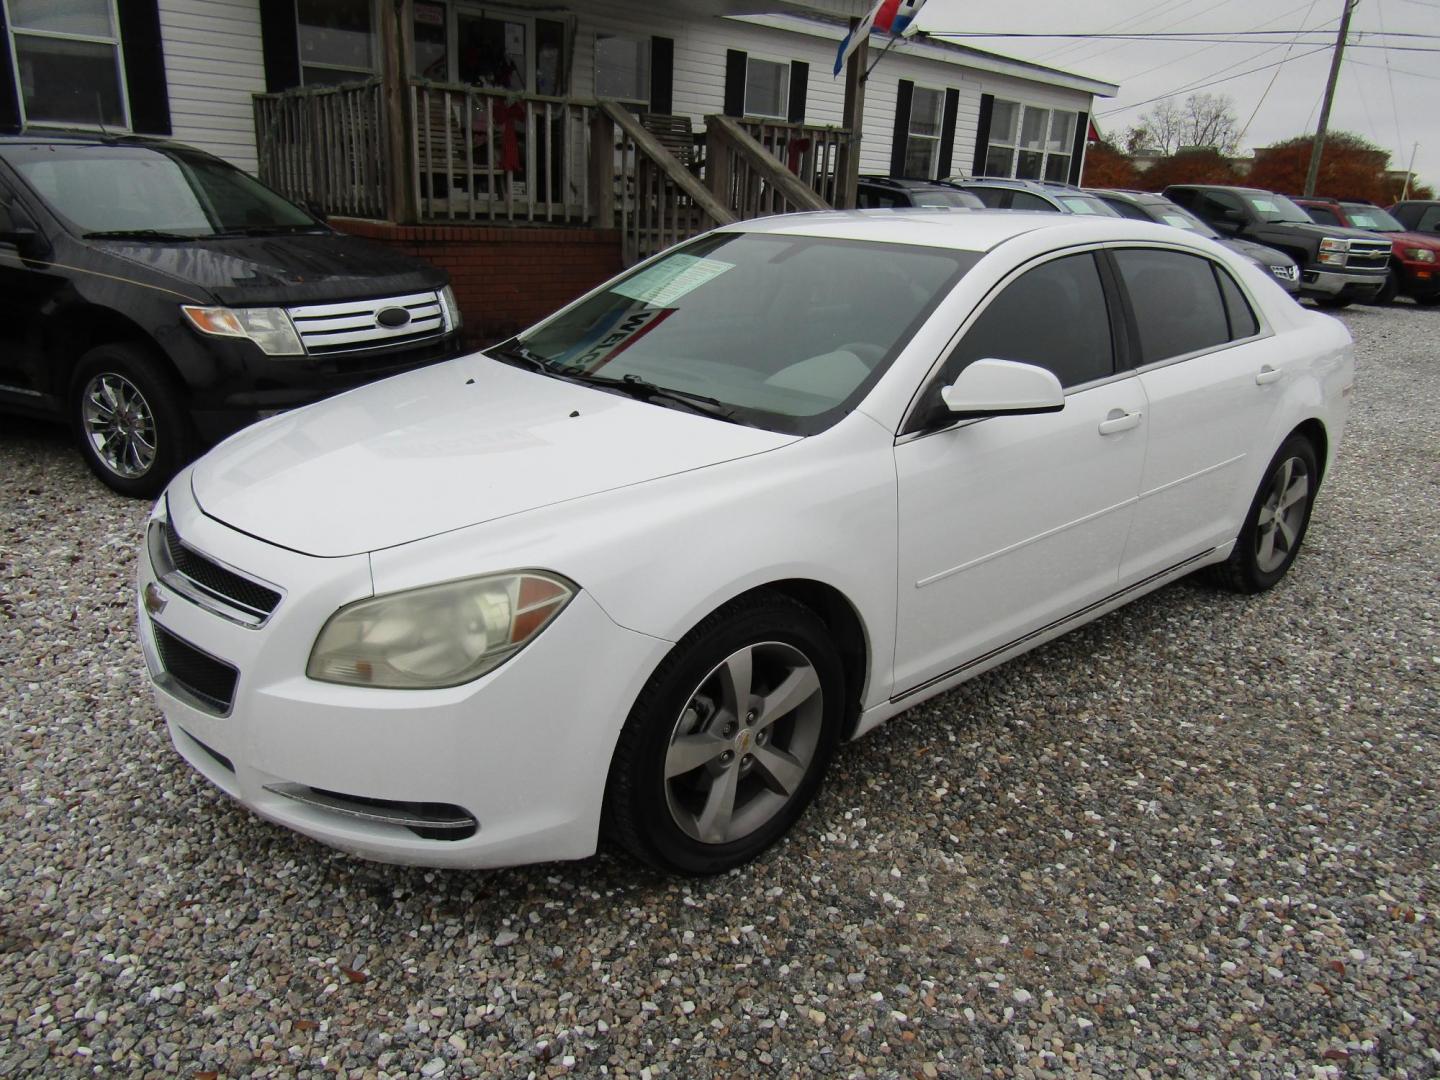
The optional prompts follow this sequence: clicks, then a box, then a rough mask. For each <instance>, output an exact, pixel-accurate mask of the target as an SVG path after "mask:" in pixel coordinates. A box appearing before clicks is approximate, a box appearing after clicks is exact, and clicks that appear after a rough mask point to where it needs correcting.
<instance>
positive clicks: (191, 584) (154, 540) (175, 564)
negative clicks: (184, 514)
mask: <svg viewBox="0 0 1440 1080" xmlns="http://www.w3.org/2000/svg"><path fill="white" fill-rule="evenodd" d="M148 547H149V549H150V563H151V565H152V566H153V567H154V568H155V573H156V576H158V577H159V578H160V580H161V581H163V582H164V583H165V584H166V585H168V586H170V588H172V589H174V590H175V591H176V592H177V593H180V594H181V595H182V596H184V597H186V598H187V599H190V600H193V601H194V602H195V603H197V604H199V605H200V606H201V607H204V608H208V609H209V610H211V611H213V612H215V613H216V614H217V615H221V616H223V617H224V618H227V619H230V620H231V621H232V622H238V623H240V624H242V625H244V626H250V627H256V626H260V625H262V624H263V623H264V622H265V621H266V620H267V619H268V618H269V617H270V615H271V613H272V612H274V610H275V609H276V608H277V607H278V606H279V605H280V600H281V599H282V595H281V593H280V591H279V590H278V589H275V588H272V587H271V586H269V585H267V584H265V583H263V582H260V581H256V580H255V579H253V578H250V577H247V576H245V575H243V574H240V573H237V572H236V571H234V570H232V569H230V568H229V567H228V566H222V565H221V564H220V563H218V562H216V561H215V560H214V559H211V558H209V557H207V556H205V555H202V554H200V552H198V551H196V550H195V549H194V548H192V547H190V546H189V545H188V544H186V543H185V542H184V541H183V540H182V539H181V538H180V534H179V533H178V532H177V531H176V530H175V526H174V525H173V524H172V523H171V522H169V521H154V522H152V523H151V525H150V534H149V537H148Z"/></svg>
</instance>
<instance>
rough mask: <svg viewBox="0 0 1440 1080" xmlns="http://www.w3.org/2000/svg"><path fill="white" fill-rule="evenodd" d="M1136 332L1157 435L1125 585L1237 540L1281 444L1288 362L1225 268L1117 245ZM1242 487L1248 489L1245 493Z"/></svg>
mask: <svg viewBox="0 0 1440 1080" xmlns="http://www.w3.org/2000/svg"><path fill="white" fill-rule="evenodd" d="M1110 254H1111V256H1112V257H1113V258H1114V260H1115V265H1116V268H1117V270H1118V276H1119V279H1120V281H1121V282H1122V283H1123V285H1124V288H1125V293H1126V296H1127V297H1128V299H1129V303H1130V306H1131V309H1132V311H1133V314H1134V320H1135V327H1136V331H1137V333H1138V335H1139V342H1138V346H1139V354H1140V355H1139V357H1138V361H1139V365H1140V366H1139V379H1140V384H1141V386H1142V387H1144V390H1145V396H1146V398H1147V400H1148V401H1149V403H1150V420H1151V427H1150V438H1149V441H1148V445H1147V451H1146V461H1145V470H1144V474H1143V476H1142V478H1141V482H1140V501H1139V503H1138V505H1137V506H1136V511H1135V524H1134V528H1133V529H1132V530H1131V533H1130V540H1129V542H1128V544H1127V545H1126V550H1125V556H1124V560H1123V563H1122V566H1121V572H1120V578H1121V584H1122V585H1126V584H1129V583H1131V582H1133V581H1138V580H1140V579H1142V578H1145V577H1148V576H1149V575H1151V574H1153V573H1158V572H1160V571H1163V570H1166V569H1168V568H1170V567H1172V566H1175V565H1177V564H1179V563H1180V562H1182V561H1184V560H1186V559H1189V558H1191V557H1192V556H1195V555H1199V554H1201V553H1203V552H1206V551H1208V550H1210V549H1211V548H1213V547H1215V546H1216V545H1217V544H1222V543H1225V542H1226V541H1228V540H1232V539H1234V538H1235V535H1236V534H1237V533H1238V532H1239V531H1240V524H1241V522H1240V520H1239V517H1238V515H1240V514H1243V513H1244V512H1245V510H1248V508H1249V500H1248V496H1249V495H1250V494H1253V481H1252V480H1251V479H1249V478H1250V477H1252V476H1254V475H1257V470H1259V469H1260V468H1262V467H1263V466H1264V464H1265V462H1257V461H1255V460H1254V458H1255V456H1256V455H1264V456H1266V457H1267V460H1268V455H1269V454H1270V453H1273V452H1274V450H1275V447H1274V446H1267V445H1264V440H1266V439H1268V438H1271V434H1270V430H1271V426H1272V420H1273V418H1274V414H1275V410H1276V408H1277V407H1278V406H1279V402H1280V398H1281V394H1282V393H1283V389H1284V388H1283V381H1284V378H1285V362H1284V360H1283V359H1282V357H1281V355H1280V349H1279V347H1278V345H1277V343H1276V341H1275V339H1274V337H1271V336H1261V334H1260V324H1259V322H1258V321H1257V319H1256V317H1255V313H1254V311H1253V309H1252V308H1251V307H1250V305H1249V303H1248V302H1247V301H1246V299H1245V296H1244V294H1243V293H1242V292H1241V290H1240V287H1239V286H1238V285H1237V284H1236V283H1235V279H1234V278H1232V277H1231V276H1230V274H1229V272H1228V271H1226V270H1225V269H1224V268H1223V267H1221V266H1219V265H1218V264H1216V263H1214V262H1212V261H1211V260H1210V259H1207V258H1204V257H1203V256H1200V255H1193V254H1189V253H1186V252H1181V251H1175V250H1164V249H1142V248H1134V249H1121V250H1117V251H1113V252H1111V253H1110ZM1240 489H1243V491H1240Z"/></svg>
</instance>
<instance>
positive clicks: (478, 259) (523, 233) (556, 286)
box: [330, 218, 621, 344]
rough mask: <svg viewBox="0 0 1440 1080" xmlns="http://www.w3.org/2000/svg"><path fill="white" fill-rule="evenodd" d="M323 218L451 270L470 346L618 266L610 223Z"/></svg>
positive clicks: (531, 318)
mask: <svg viewBox="0 0 1440 1080" xmlns="http://www.w3.org/2000/svg"><path fill="white" fill-rule="evenodd" d="M330 224H331V225H333V226H334V227H335V228H336V229H339V230H340V231H341V232H343V233H349V234H350V235H351V236H363V237H365V238H366V239H367V240H375V241H378V242H380V243H382V244H387V245H389V246H391V247H394V248H396V249H398V250H400V251H403V252H405V254H407V255H414V256H416V257H417V258H421V259H424V260H425V261H426V262H428V263H431V264H433V265H435V266H438V267H440V268H441V269H443V270H448V271H449V272H450V280H451V281H452V282H453V283H454V287H455V299H456V300H457V301H458V303H459V304H460V312H461V314H462V315H464V317H465V337H466V339H467V340H468V341H470V342H471V343H473V344H479V343H482V342H487V341H496V340H498V339H500V338H502V337H508V336H509V335H510V334H513V333H515V332H516V331H517V330H521V329H523V328H524V327H526V326H528V325H530V324H531V323H533V322H535V321H536V320H537V319H539V318H540V317H541V316H544V315H548V314H550V312H552V311H554V310H555V309H556V308H558V307H560V306H561V305H562V304H566V303H568V302H570V301H571V300H573V299H575V297H577V296H579V295H580V294H581V293H583V292H585V291H586V290H588V289H591V288H594V287H595V286H596V285H598V284H600V282H602V281H604V280H605V279H606V278H608V277H610V276H612V275H613V274H616V273H618V272H619V271H620V269H621V266H620V259H621V255H620V233H619V231H618V230H615V229H576V228H566V229H553V228H539V227H534V228H532V227H518V226H517V227H515V228H496V227H493V226H486V225H395V224H392V223H391V222H388V221H368V220H363V219H360V218H332V219H331V220H330Z"/></svg>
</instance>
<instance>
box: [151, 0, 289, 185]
mask: <svg viewBox="0 0 1440 1080" xmlns="http://www.w3.org/2000/svg"><path fill="white" fill-rule="evenodd" d="M159 7H160V33H161V38H162V41H163V42H164V48H165V78H166V81H167V82H168V84H169V87H170V122H171V126H172V129H173V132H174V137H175V138H176V139H177V140H178V141H180V142H184V143H189V144H190V145H192V146H198V147H200V148H201V149H202V150H208V151H209V152H210V153H212V154H215V155H217V156H218V157H222V158H224V159H225V160H227V161H229V162H231V163H233V164H235V165H238V166H239V167H240V168H242V169H244V170H245V171H246V172H250V173H253V172H255V171H256V168H257V165H258V162H257V160H256V153H255V120H254V115H253V112H252V110H251V104H250V95H251V94H256V93H261V92H263V91H264V89H265V65H264V61H263V59H262V56H261V51H260V9H259V5H258V4H256V2H255V0H160V2H159Z"/></svg>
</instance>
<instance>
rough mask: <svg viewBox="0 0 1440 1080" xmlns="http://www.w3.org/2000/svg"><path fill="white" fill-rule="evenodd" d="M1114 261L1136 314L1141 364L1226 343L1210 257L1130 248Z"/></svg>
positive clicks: (1222, 304) (1221, 305) (1224, 321)
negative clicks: (1203, 257) (1204, 257)
mask: <svg viewBox="0 0 1440 1080" xmlns="http://www.w3.org/2000/svg"><path fill="white" fill-rule="evenodd" d="M1115 263H1116V265H1117V266H1118V267H1119V268H1120V277H1121V279H1122V280H1123V281H1124V283H1125V289H1126V291H1127V292H1128V293H1129V294H1130V306H1131V308H1132V309H1133V310H1134V312H1135V324H1136V329H1137V330H1138V331H1139V334H1140V357H1141V359H1140V362H1141V363H1142V364H1154V363H1157V362H1159V361H1161V360H1168V359H1170V358H1171V357H1174V356H1184V355H1185V354H1187V353H1193V352H1199V351H1201V350H1203V349H1211V348H1214V347H1215V346H1217V345H1223V344H1225V343H1226V342H1228V341H1230V337H1231V335H1230V317H1229V316H1228V315H1227V313H1226V310H1225V301H1224V299H1223V298H1222V297H1221V295H1220V286H1219V284H1218V282H1217V281H1216V278H1215V272H1214V271H1213V270H1212V269H1211V263H1210V260H1209V259H1202V258H1201V257H1200V256H1198V255H1187V254H1185V253H1184V252H1180V251H1164V250H1160V249H1145V248H1132V249H1126V250H1122V251H1117V252H1115ZM1231 285H1232V287H1233V286H1234V283H1233V282H1232V283H1231ZM1252 317H1253V316H1252ZM1246 336H1248V335H1246Z"/></svg>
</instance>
